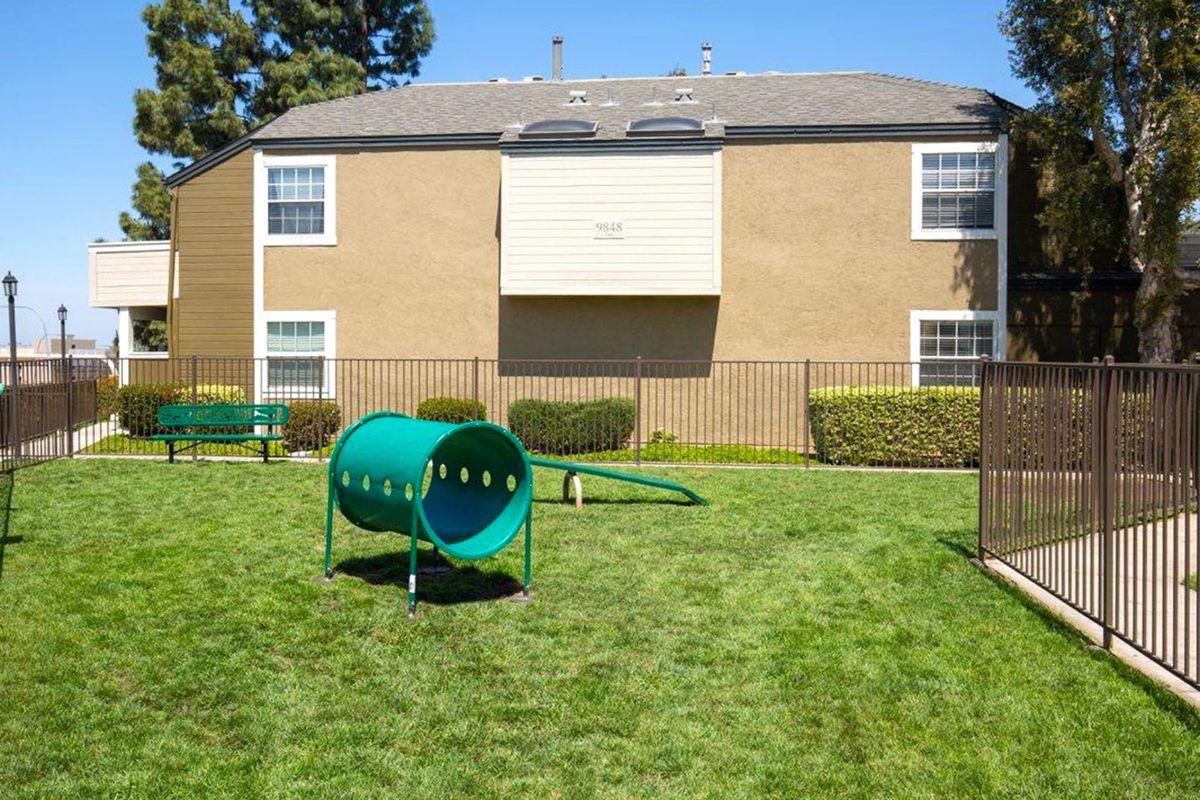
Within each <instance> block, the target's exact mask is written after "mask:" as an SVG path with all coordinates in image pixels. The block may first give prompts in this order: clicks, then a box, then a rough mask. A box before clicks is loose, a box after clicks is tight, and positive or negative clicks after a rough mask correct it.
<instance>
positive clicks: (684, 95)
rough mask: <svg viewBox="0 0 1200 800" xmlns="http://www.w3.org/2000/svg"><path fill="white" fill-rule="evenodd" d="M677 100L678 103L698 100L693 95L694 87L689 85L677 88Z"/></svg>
mask: <svg viewBox="0 0 1200 800" xmlns="http://www.w3.org/2000/svg"><path fill="white" fill-rule="evenodd" d="M675 102H676V103H694V102H696V101H695V99H694V98H693V97H692V87H690V86H689V87H687V88H686V89H676V90H675Z"/></svg>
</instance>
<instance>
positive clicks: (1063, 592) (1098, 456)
mask: <svg viewBox="0 0 1200 800" xmlns="http://www.w3.org/2000/svg"><path fill="white" fill-rule="evenodd" d="M1198 415H1200V368H1197V367H1192V366H1153V367H1152V366H1142V365H1115V364H1112V363H1111V362H1110V363H1101V364H1080V365H1043V364H1011V363H996V364H987V365H985V366H984V369H983V380H982V391H981V433H982V444H981V449H982V459H981V469H980V493H979V494H980V506H979V510H980V525H979V530H980V537H979V547H980V551H981V555H983V556H991V557H994V558H997V559H1000V560H1001V561H1003V562H1004V563H1006V564H1007V565H1009V566H1010V567H1012V568H1013V569H1015V570H1017V571H1018V572H1020V573H1021V574H1023V575H1025V576H1026V577H1027V578H1029V579H1030V580H1032V581H1034V582H1035V583H1037V584H1038V585H1039V586H1041V587H1042V588H1044V589H1046V590H1047V591H1049V592H1050V593H1052V594H1053V595H1055V596H1056V597H1058V598H1060V599H1061V600H1063V601H1065V602H1066V603H1067V604H1069V605H1070V606H1072V607H1073V608H1075V609H1076V610H1078V611H1079V612H1080V613H1082V614H1084V615H1085V616H1087V617H1088V618H1090V619H1091V620H1093V621H1094V622H1096V623H1097V624H1099V625H1100V626H1102V630H1103V639H1104V644H1105V646H1106V647H1108V646H1110V645H1111V642H1112V637H1114V636H1116V637H1118V638H1120V639H1122V640H1124V641H1126V642H1128V643H1129V644H1131V645H1132V646H1134V647H1135V648H1137V649H1138V650H1140V651H1141V652H1143V653H1144V654H1145V655H1147V656H1148V657H1150V658H1152V659H1153V660H1155V661H1157V662H1158V663H1159V664H1161V665H1162V666H1164V667H1166V668H1167V669H1169V670H1170V671H1172V672H1173V673H1175V674H1176V675H1178V676H1179V677H1181V678H1183V679H1184V680H1186V681H1188V682H1190V683H1192V684H1194V685H1200V668H1198V663H1197V647H1198V646H1200V613H1198V608H1197V596H1198V590H1200V586H1198V585H1197V581H1198V580H1200V552H1198V549H1197V538H1198V537H1197V534H1198V531H1197V529H1196V526H1197V509H1198V505H1197V500H1198V492H1197V489H1198V485H1200V484H1198V482H1200V463H1198V459H1200V419H1198V418H1197V417H1198Z"/></svg>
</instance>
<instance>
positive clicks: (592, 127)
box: [521, 119, 597, 138]
mask: <svg viewBox="0 0 1200 800" xmlns="http://www.w3.org/2000/svg"><path fill="white" fill-rule="evenodd" d="M596 128H597V125H596V123H595V122H589V121H588V120H585V119H542V120H538V121H537V122H530V123H528V124H527V125H525V126H524V127H523V128H521V136H523V137H530V138H537V137H550V138H559V137H566V136H594V135H595V133H596Z"/></svg>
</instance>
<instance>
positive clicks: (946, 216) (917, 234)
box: [912, 142, 1004, 239]
mask: <svg viewBox="0 0 1200 800" xmlns="http://www.w3.org/2000/svg"><path fill="white" fill-rule="evenodd" d="M997 150H998V147H997V143H996V142H967V143H963V144H948V143H930V144H914V145H913V167H912V169H913V192H912V204H913V208H912V238H914V239H994V238H996V235H997V229H998V226H999V225H998V218H999V217H1000V216H1001V212H1002V210H1003V209H1002V205H1003V203H1004V192H1003V175H1002V173H1003V163H1004V161H1003V159H1004V157H1003V155H1002V154H1000V153H998V152H997Z"/></svg>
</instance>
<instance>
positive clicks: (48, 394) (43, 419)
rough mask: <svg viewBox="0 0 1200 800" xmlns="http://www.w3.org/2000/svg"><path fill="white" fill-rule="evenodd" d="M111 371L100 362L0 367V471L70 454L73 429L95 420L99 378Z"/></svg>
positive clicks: (24, 363)
mask: <svg viewBox="0 0 1200 800" xmlns="http://www.w3.org/2000/svg"><path fill="white" fill-rule="evenodd" d="M110 372H111V365H109V364H108V363H107V362H106V361H105V360H103V359H73V358H68V359H66V360H63V359H57V358H53V359H38V360H27V361H21V362H18V364H17V369H16V370H14V369H13V367H12V365H11V364H8V363H3V364H0V382H2V383H3V384H4V391H3V392H0V447H2V449H0V470H11V469H13V468H15V467H18V466H25V465H28V464H35V463H39V462H42V461H48V460H51V459H55V458H61V457H63V456H66V455H69V454H70V453H72V452H73V451H74V450H75V449H76V447H75V441H74V435H75V431H76V429H77V428H78V427H79V426H80V425H87V424H92V423H94V422H95V420H96V414H97V403H98V392H99V389H100V386H101V376H105V375H108V374H109V373H110ZM14 377H15V378H16V380H14Z"/></svg>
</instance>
